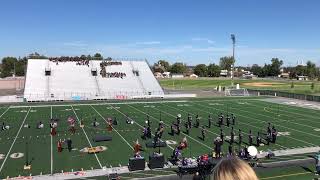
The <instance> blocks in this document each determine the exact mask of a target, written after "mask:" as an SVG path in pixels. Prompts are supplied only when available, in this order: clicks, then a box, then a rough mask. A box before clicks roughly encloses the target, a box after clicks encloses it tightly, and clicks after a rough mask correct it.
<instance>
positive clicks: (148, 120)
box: [147, 115, 151, 126]
mask: <svg viewBox="0 0 320 180" xmlns="http://www.w3.org/2000/svg"><path fill="white" fill-rule="evenodd" d="M147 125H148V126H151V124H150V117H149V115H147Z"/></svg>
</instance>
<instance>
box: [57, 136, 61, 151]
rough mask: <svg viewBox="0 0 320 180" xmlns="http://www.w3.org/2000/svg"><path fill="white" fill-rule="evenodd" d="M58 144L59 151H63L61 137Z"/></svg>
mask: <svg viewBox="0 0 320 180" xmlns="http://www.w3.org/2000/svg"><path fill="white" fill-rule="evenodd" d="M57 146H58V152H62V140H61V139H59V141H58V144H57Z"/></svg>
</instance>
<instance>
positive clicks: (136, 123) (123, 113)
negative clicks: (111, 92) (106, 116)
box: [109, 105, 174, 150]
mask: <svg viewBox="0 0 320 180" xmlns="http://www.w3.org/2000/svg"><path fill="white" fill-rule="evenodd" d="M109 106H111V107H112V108H113V109H114V110H116V111H118V112H119V113H120V114H122V115H123V116H125V117H126V118H129V119H131V118H130V117H128V116H127V115H125V114H124V113H123V112H121V111H120V110H118V109H116V108H114V107H113V106H112V105H109ZM131 120H132V119H131ZM134 123H135V124H136V125H138V126H139V127H140V128H143V126H141V125H140V124H139V123H137V122H136V121H134ZM151 135H153V136H154V134H153V133H151ZM168 147H169V148H170V149H172V150H174V148H173V147H171V146H170V145H168Z"/></svg>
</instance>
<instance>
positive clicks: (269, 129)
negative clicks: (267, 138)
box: [267, 122, 272, 134]
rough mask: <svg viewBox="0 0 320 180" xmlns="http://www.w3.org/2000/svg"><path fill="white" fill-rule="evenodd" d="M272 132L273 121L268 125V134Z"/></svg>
mask: <svg viewBox="0 0 320 180" xmlns="http://www.w3.org/2000/svg"><path fill="white" fill-rule="evenodd" d="M268 133H270V134H272V129H271V123H270V122H268V127H267V134H268Z"/></svg>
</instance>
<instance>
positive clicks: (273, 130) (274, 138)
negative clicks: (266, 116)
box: [272, 126, 278, 143]
mask: <svg viewBox="0 0 320 180" xmlns="http://www.w3.org/2000/svg"><path fill="white" fill-rule="evenodd" d="M277 135H278V131H277V130H276V128H275V127H274V126H272V143H276V140H277Z"/></svg>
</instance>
